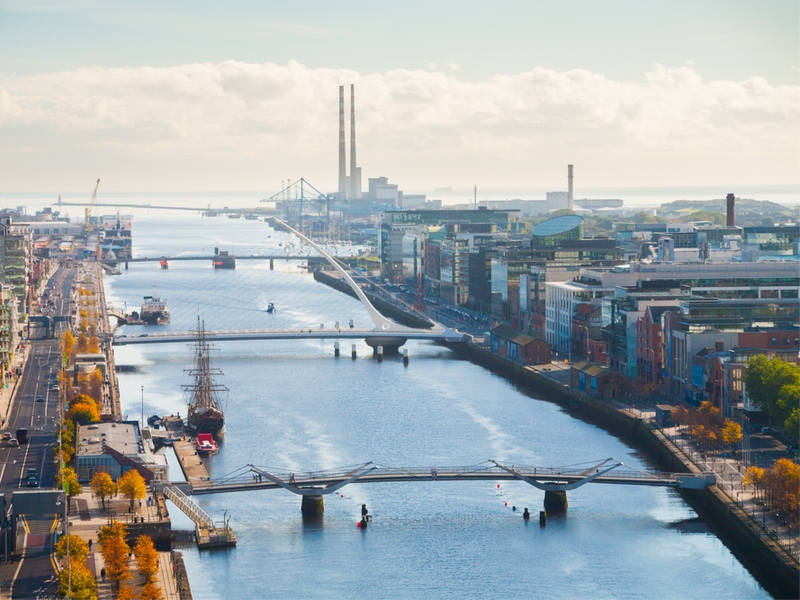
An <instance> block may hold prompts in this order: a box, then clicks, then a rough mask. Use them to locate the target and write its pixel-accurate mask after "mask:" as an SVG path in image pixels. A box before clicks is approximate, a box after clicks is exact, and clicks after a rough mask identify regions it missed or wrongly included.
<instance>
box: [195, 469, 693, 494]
mask: <svg viewBox="0 0 800 600" xmlns="http://www.w3.org/2000/svg"><path fill="white" fill-rule="evenodd" d="M593 472H594V469H592V470H591V472H587V471H586V470H582V471H575V470H570V471H561V470H555V469H539V468H535V469H534V468H520V469H516V470H515V473H510V472H508V471H506V470H504V469H501V468H499V467H488V468H481V469H469V468H455V469H454V468H453V467H442V468H436V467H433V468H412V469H383V468H381V469H376V470H375V471H371V472H367V473H365V474H364V475H361V476H360V477H359V478H358V479H356V480H355V481H353V482H352V483H390V482H421V481H520V478H519V477H518V476H517V474H516V473H518V474H519V475H521V476H523V477H526V478H528V479H531V480H533V481H536V482H539V483H551V482H559V483H564V484H569V483H576V482H579V481H582V480H584V479H586V478H587V476H589V475H591V474H592V473H593ZM351 476H352V471H350V472H338V473H336V474H326V473H317V474H297V475H294V476H292V475H290V474H288V473H283V474H281V476H280V479H281V480H282V481H283V482H285V483H290V484H291V485H292V486H294V487H296V488H300V489H311V488H326V487H332V486H335V485H337V484H341V483H342V482H344V481H346V480H348V479H350V478H351ZM691 477H692V476H691V475H688V474H685V473H653V474H651V473H644V472H640V471H633V470H632V471H630V472H626V473H617V474H609V475H600V476H598V477H596V478H595V479H593V480H592V481H591V483H605V484H616V485H644V486H656V487H680V486H681V480H685V479H686V478H691ZM281 487H284V486H281V485H280V484H278V483H276V482H273V481H267V480H263V481H257V480H256V481H253V475H252V474H250V475H246V476H239V477H233V478H227V479H223V480H217V481H214V480H212V481H210V482H208V484H207V485H204V486H203V487H202V488H197V489H194V490H193V491H192V493H193V494H196V495H199V494H218V493H225V492H243V491H250V490H271V489H278V488H281Z"/></svg>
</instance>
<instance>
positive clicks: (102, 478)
mask: <svg viewBox="0 0 800 600" xmlns="http://www.w3.org/2000/svg"><path fill="white" fill-rule="evenodd" d="M89 486H90V487H91V488H92V491H93V492H94V495H95V496H96V497H98V498H100V500H101V501H102V503H103V510H105V508H106V498H111V496H113V495H114V494H116V493H117V484H116V483H114V480H113V479H111V475H109V474H108V473H106V472H105V471H100V472H98V473H96V474H95V476H94V477H92V481H91V482H90V483H89Z"/></svg>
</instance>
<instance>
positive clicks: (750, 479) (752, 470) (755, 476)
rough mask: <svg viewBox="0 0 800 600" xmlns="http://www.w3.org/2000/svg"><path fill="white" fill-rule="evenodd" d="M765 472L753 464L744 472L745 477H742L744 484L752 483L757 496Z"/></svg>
mask: <svg viewBox="0 0 800 600" xmlns="http://www.w3.org/2000/svg"><path fill="white" fill-rule="evenodd" d="M764 474H765V471H764V469H762V468H761V467H757V466H755V465H753V466H751V467H748V468H747V470H746V471H745V472H744V477H742V484H744V485H752V486H753V491H754V492H755V496H756V497H758V495H759V491H760V490H761V485H762V483H763V482H764Z"/></svg>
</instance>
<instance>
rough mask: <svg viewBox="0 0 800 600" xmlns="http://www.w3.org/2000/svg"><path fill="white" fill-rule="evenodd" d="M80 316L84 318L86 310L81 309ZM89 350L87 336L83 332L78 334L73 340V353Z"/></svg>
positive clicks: (82, 352) (83, 352)
mask: <svg viewBox="0 0 800 600" xmlns="http://www.w3.org/2000/svg"><path fill="white" fill-rule="evenodd" d="M81 317H82V318H86V311H85V310H82V311H81ZM88 350H89V338H88V337H87V336H86V334H85V333H83V332H81V333H79V334H78V339H77V340H76V341H75V354H85V353H86V352H87V351H88Z"/></svg>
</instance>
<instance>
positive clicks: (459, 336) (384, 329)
mask: <svg viewBox="0 0 800 600" xmlns="http://www.w3.org/2000/svg"><path fill="white" fill-rule="evenodd" d="M274 223H275V225H276V226H277V227H280V228H282V229H283V230H285V231H286V232H288V233H290V234H292V235H294V236H296V237H297V238H299V239H300V240H302V243H303V244H305V245H306V246H307V247H309V248H312V249H313V250H314V251H316V252H317V253H318V255H319V257H321V258H322V259H324V260H325V261H326V262H328V263H329V264H330V265H331V266H332V267H333V268H334V269H335V270H336V272H337V273H338V274H339V277H341V280H342V281H343V282H344V283H346V285H347V286H348V287H349V288H350V289H351V290H352V291H353V293H354V295H355V296H356V298H357V299H358V301H359V302H360V304H361V306H362V307H363V309H364V310H365V311H366V314H367V316H368V318H369V321H370V324H371V325H368V326H364V325H363V324H359V325H358V326H356V325H355V324H354V322H353V320H352V319H347V318H345V317H342V318H338V317H334V323H335V324H334V325H333V326H331V325H330V322H331V321H330V320H328V325H325V323H320V319H317V320H316V323H315V324H314V325H311V326H309V325H308V324H302V325H301V326H299V327H298V326H296V325H295V323H292V325H291V326H285V325H286V324H283V325H284V326H276V327H271V328H264V327H258V326H253V327H252V328H251V327H247V328H242V327H235V328H227V327H226V328H224V329H222V328H214V326H213V325H211V326H210V327H209V328H208V329H206V331H205V337H206V338H207V339H208V340H209V341H212V342H213V341H237V340H286V339H332V340H340V339H363V340H365V341H366V342H367V344H369V345H370V346H372V347H373V348H379V347H380V348H385V349H386V350H387V351H391V350H392V349H397V348H399V347H400V346H402V345H403V344H405V343H406V341H408V340H434V341H442V342H448V343H459V342H463V341H465V339H466V336H465V334H463V333H461V332H459V331H457V330H454V329H451V328H448V327H445V326H444V325H442V324H440V323H437V322H435V321H433V320H432V319H430V318H429V317H428V316H426V315H421V314H419V313H418V314H417V316H418V317H420V318H421V319H423V320H425V321H427V322H428V323H429V325H430V326H429V327H427V328H418V327H408V326H405V325H400V324H398V323H396V322H394V321H392V320H390V319H389V318H387V317H386V316H384V315H383V314H381V312H380V311H379V310H378V309H377V308H376V307H375V306H374V305H373V304H372V302H370V300H369V298H367V296H366V294H365V293H364V291H363V290H362V288H361V287H360V286H359V285H358V284H357V283H356V281H355V280H354V279H353V276H352V275H351V273H350V272H349V270H348V269H347V268H345V267H344V266H343V265H342V263H341V262H339V261H338V260H336V259H335V258H334V257H333V256H332V255H331V254H330V253H328V252H327V251H326V250H325V249H324V248H323V247H321V246H320V245H319V244H317V243H315V242H314V241H313V240H311V239H309V238H308V237H306V236H305V235H303V234H302V233H301V232H299V231H297V230H295V229H293V228H292V227H290V226H289V225H288V224H286V223H284V222H283V221H280V220H278V219H274ZM223 281H224V282H225V283H227V282H226V281H225V280H224V279H223ZM213 284H214V285H218V284H217V282H213ZM204 291H205V290H204ZM231 293H232V294H233V295H235V290H234V291H232V292H231ZM297 294H298V295H302V294H306V295H308V291H307V290H305V289H304V290H302V291H301V290H299V289H298V291H297ZM348 301H349V302H352V300H350V299H349V297H348ZM287 304H288V306H291V305H292V304H293V301H292V300H289V301H287ZM220 308H222V309H227V311H228V312H231V311H234V312H235V311H237V310H239V309H237V308H236V307H235V305H233V303H232V299H231V298H230V297H229V298H227V299H225V300H220ZM284 308H285V307H284ZM110 312H111V314H115V313H118V312H119V311H115V310H111V311H110ZM220 312H225V311H220ZM260 312H264V311H260ZM340 323H347V325H345V326H340ZM276 325H278V323H276ZM196 337H197V331H196V330H183V331H181V330H170V329H167V330H164V329H163V328H161V327H147V328H145V329H133V330H129V329H126V330H125V332H123V333H120V334H119V335H116V336H115V337H114V344H115V345H131V344H159V343H160V344H164V343H186V342H192V341H194V340H195V339H196Z"/></svg>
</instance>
